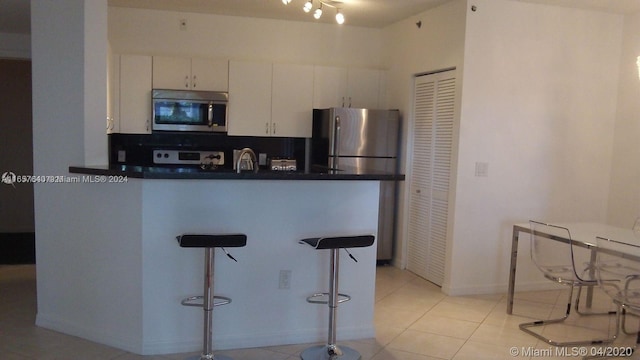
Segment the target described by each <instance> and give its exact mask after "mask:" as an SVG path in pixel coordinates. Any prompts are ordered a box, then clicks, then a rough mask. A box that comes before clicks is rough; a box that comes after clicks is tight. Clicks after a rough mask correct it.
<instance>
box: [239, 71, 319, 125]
mask: <svg viewBox="0 0 640 360" xmlns="http://www.w3.org/2000/svg"><path fill="white" fill-rule="evenodd" d="M312 108H313V66H306V65H294V64H273V65H272V64H271V63H264V62H246V61H231V62H230V63H229V124H228V134H229V135H239V136H283V137H311V124H312Z"/></svg>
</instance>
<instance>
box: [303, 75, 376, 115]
mask: <svg viewBox="0 0 640 360" xmlns="http://www.w3.org/2000/svg"><path fill="white" fill-rule="evenodd" d="M380 81H381V71H379V70H374V69H361V68H348V69H347V68H343V67H333V66H316V67H315V68H314V95H313V96H314V98H313V107H314V108H316V109H326V108H330V107H353V108H368V109H377V108H379V107H380V99H379V98H380V93H379V92H380Z"/></svg>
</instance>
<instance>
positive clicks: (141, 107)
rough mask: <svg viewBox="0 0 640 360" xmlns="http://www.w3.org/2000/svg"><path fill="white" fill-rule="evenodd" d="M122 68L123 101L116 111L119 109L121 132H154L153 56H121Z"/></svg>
mask: <svg viewBox="0 0 640 360" xmlns="http://www.w3.org/2000/svg"><path fill="white" fill-rule="evenodd" d="M119 68H120V71H119V73H120V76H119V83H120V86H119V99H118V106H117V107H116V106H114V108H118V109H119V116H118V119H117V121H118V122H119V128H120V132H121V133H138V134H145V133H150V132H151V73H152V71H151V56H144V55H120V64H119ZM114 100H115V99H114ZM114 115H115V114H114Z"/></svg>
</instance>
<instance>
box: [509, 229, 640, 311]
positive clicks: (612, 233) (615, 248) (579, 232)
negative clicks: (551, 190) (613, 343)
mask: <svg viewBox="0 0 640 360" xmlns="http://www.w3.org/2000/svg"><path fill="white" fill-rule="evenodd" d="M553 225H557V226H562V227H565V228H567V229H569V233H570V237H571V239H567V238H566V236H558V235H557V234H546V235H548V238H550V239H552V240H556V241H562V242H569V241H573V242H574V244H575V245H578V246H581V247H584V248H587V249H594V248H595V247H596V246H597V242H596V238H597V237H601V238H605V239H615V241H613V242H608V243H607V244H606V245H605V246H607V249H606V251H612V252H615V253H620V254H625V255H626V256H632V257H636V256H637V257H638V258H639V260H640V253H637V251H635V250H631V249H632V248H635V247H630V246H626V245H627V244H631V245H636V246H640V234H638V235H636V233H635V232H634V230H633V229H631V228H622V227H616V226H612V225H607V224H603V223H596V222H560V223H553ZM521 233H525V234H531V228H530V227H529V223H517V224H514V225H513V233H512V240H511V264H510V268H509V288H508V290H507V291H508V293H507V314H512V313H513V298H514V293H515V284H516V266H517V262H518V239H519V236H520V234H521ZM542 235H543V236H544V234H542ZM601 246H603V245H601ZM595 256H596V252H595V251H592V252H591V262H592V263H595ZM592 296H593V289H592V288H589V289H588V291H587V306H591V302H592Z"/></svg>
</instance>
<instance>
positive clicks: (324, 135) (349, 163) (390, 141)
mask: <svg viewBox="0 0 640 360" xmlns="http://www.w3.org/2000/svg"><path fill="white" fill-rule="evenodd" d="M399 134H400V116H399V112H398V110H369V109H354V108H330V109H314V110H313V135H312V139H311V162H312V164H313V166H316V167H325V168H327V169H329V170H330V171H338V172H340V171H345V172H352V171H356V172H359V173H362V172H369V173H378V172H385V173H397V171H398V145H399ZM396 197H397V182H396V181H381V183H380V208H379V214H380V215H379V219H378V238H377V243H378V254H377V260H378V261H379V262H384V261H388V260H391V259H392V256H393V248H394V243H395V227H396Z"/></svg>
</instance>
